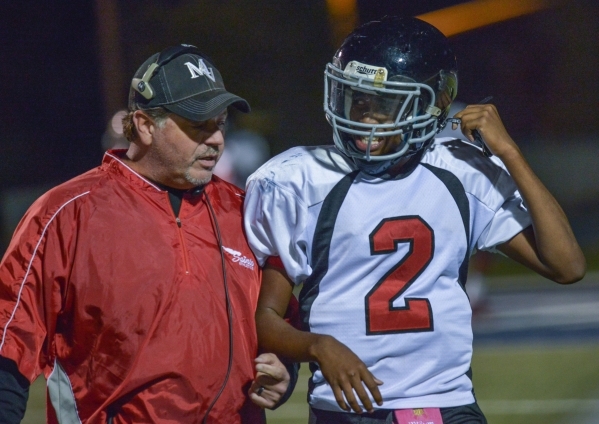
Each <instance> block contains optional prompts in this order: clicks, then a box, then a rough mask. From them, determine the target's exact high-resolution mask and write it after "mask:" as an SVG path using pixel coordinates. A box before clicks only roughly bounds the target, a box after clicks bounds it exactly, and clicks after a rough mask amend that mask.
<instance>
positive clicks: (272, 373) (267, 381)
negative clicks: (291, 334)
mask: <svg viewBox="0 0 599 424" xmlns="http://www.w3.org/2000/svg"><path fill="white" fill-rule="evenodd" d="M254 361H255V362H256V377H255V378H254V381H253V382H252V386H251V387H250V391H249V396H250V399H251V400H252V402H254V403H255V404H256V405H258V406H259V407H261V408H269V409H272V408H273V407H274V406H275V405H276V404H277V403H278V402H279V400H281V398H282V397H283V395H284V394H285V392H286V391H287V387H288V386H289V380H290V376H289V372H288V371H287V368H285V365H283V364H282V363H281V361H280V360H279V358H277V355H275V354H274V353H263V354H261V355H260V356H258V357H257V358H256V359H255V360H254Z"/></svg>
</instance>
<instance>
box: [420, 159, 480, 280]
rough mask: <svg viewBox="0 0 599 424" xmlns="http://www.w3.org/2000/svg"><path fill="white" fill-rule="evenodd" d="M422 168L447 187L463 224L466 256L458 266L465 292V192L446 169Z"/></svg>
mask: <svg viewBox="0 0 599 424" xmlns="http://www.w3.org/2000/svg"><path fill="white" fill-rule="evenodd" d="M422 166H424V167H425V168H427V169H428V170H429V171H431V172H432V173H433V174H434V175H435V176H436V177H437V178H439V180H441V182H442V183H443V184H444V185H445V187H447V190H448V191H449V193H450V194H451V196H452V197H453V200H454V201H455V203H456V205H457V207H458V210H459V211H460V215H461V216H462V223H463V224H464V232H465V233H466V243H467V248H466V255H465V256H464V260H463V261H462V264H461V265H460V270H459V276H458V279H459V282H460V284H461V286H462V288H464V290H465V286H466V279H467V278H468V262H469V260H470V202H469V201H468V196H466V190H465V189H464V186H463V185H462V182H461V181H460V180H459V179H458V177H456V176H455V175H454V174H452V173H451V172H449V171H447V170H446V169H441V168H437V167H436V166H432V165H430V164H428V163H423V164H422Z"/></svg>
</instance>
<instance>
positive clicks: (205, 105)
mask: <svg viewBox="0 0 599 424" xmlns="http://www.w3.org/2000/svg"><path fill="white" fill-rule="evenodd" d="M162 106H163V107H164V108H166V109H168V110H169V111H171V112H173V113H175V114H177V115H179V116H182V117H183V118H186V119H189V120H190V121H206V120H208V119H212V118H214V117H215V116H216V115H218V114H219V113H221V112H222V111H223V110H225V109H226V108H227V107H229V106H234V107H235V108H237V109H238V110H240V111H242V112H245V113H248V112H249V111H250V105H249V103H248V102H247V101H246V100H245V99H242V98H241V97H239V96H236V95H235V94H232V93H229V92H228V91H224V90H220V91H219V92H217V93H215V91H214V90H213V91H210V92H207V93H201V94H198V95H196V96H193V97H189V98H187V99H184V100H181V101H179V102H176V103H171V104H165V105H162Z"/></svg>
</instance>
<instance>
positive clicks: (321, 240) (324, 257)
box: [299, 171, 360, 331]
mask: <svg viewBox="0 0 599 424" xmlns="http://www.w3.org/2000/svg"><path fill="white" fill-rule="evenodd" d="M359 173H360V171H354V172H351V173H349V174H347V175H345V176H344V177H343V178H341V180H339V182H338V183H337V184H335V187H333V189H332V190H331V191H330V192H329V194H327V197H325V199H324V201H323V204H322V208H321V209H320V213H319V214H318V220H317V221H316V228H315V230H314V239H313V242H312V257H311V262H312V274H311V275H310V276H309V277H308V278H307V279H306V281H304V284H303V287H302V291H301V292H300V295H299V303H300V317H301V320H302V326H303V329H304V330H305V331H310V310H311V308H312V303H314V299H316V296H318V291H319V286H320V282H321V281H322V279H323V278H324V276H325V275H326V274H327V272H328V270H329V252H330V250H331V239H332V238H333V229H334V228H335V222H336V221H337V215H338V214H339V210H340V209H341V205H342V204H343V201H344V200H345V196H347V193H348V191H349V189H350V187H351V185H352V183H353V182H354V180H355V179H356V176H357V175H358V174H359Z"/></svg>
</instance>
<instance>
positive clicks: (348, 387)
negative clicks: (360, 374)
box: [342, 381, 372, 414]
mask: <svg viewBox="0 0 599 424" xmlns="http://www.w3.org/2000/svg"><path fill="white" fill-rule="evenodd" d="M359 386H362V383H361V382H358V383H357V384H356V388H357V387H359ZM342 389H343V394H344V396H345V399H346V401H347V403H348V404H349V406H350V408H351V409H353V411H354V412H355V413H357V414H361V413H362V412H363V410H362V407H361V406H360V404H359V403H358V400H357V399H356V395H355V393H354V387H353V385H352V384H351V383H350V382H349V381H348V382H345V383H344V384H343V385H342ZM361 389H362V391H364V388H361ZM366 398H368V396H366ZM371 407H372V404H371Z"/></svg>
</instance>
